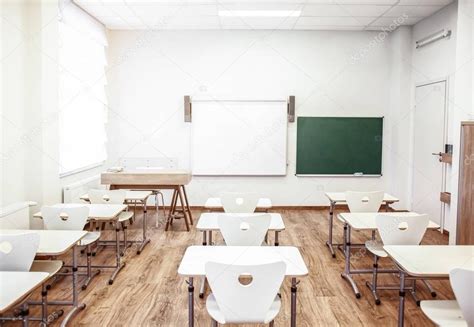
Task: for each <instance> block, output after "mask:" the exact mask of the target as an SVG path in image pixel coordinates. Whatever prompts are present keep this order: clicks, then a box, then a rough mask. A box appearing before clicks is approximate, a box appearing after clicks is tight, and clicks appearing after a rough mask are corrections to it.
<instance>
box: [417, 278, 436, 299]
mask: <svg viewBox="0 0 474 327" xmlns="http://www.w3.org/2000/svg"><path fill="white" fill-rule="evenodd" d="M421 281H422V282H423V284H425V286H426V288H428V290H429V291H430V293H431V297H436V296H437V294H436V291H435V290H434V288H433V286H431V284H430V283H429V282H428V281H427V280H424V279H422V280H421Z"/></svg>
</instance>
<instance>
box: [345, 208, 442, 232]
mask: <svg viewBox="0 0 474 327" xmlns="http://www.w3.org/2000/svg"><path fill="white" fill-rule="evenodd" d="M377 215H384V216H385V215H386V216H414V215H417V213H415V212H356V213H350V212H343V213H340V214H338V217H339V218H341V219H342V220H344V221H345V222H347V223H348V224H349V225H350V226H351V228H353V229H356V230H374V229H377V225H376V223H375V217H377ZM428 228H429V229H438V228H439V225H438V224H437V223H435V222H433V221H431V220H430V222H429V223H428Z"/></svg>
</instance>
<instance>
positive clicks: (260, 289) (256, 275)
mask: <svg viewBox="0 0 474 327" xmlns="http://www.w3.org/2000/svg"><path fill="white" fill-rule="evenodd" d="M249 255H251V254H249ZM205 270H206V277H207V279H208V281H209V285H210V287H211V290H212V293H211V294H210V295H209V296H208V297H207V300H206V308H207V312H208V313H209V315H210V316H211V318H212V323H213V326H217V324H218V323H220V324H227V323H235V324H242V323H252V324H258V323H264V324H267V323H270V326H273V320H274V319H275V317H276V316H277V315H278V313H279V311H280V307H281V300H280V297H279V296H278V294H277V293H278V290H279V289H280V287H281V284H282V282H283V279H284V277H285V271H286V264H285V263H284V262H274V263H268V264H262V265H252V266H239V265H229V264H223V263H216V262H207V263H206V266H205ZM239 277H241V278H245V279H249V278H252V280H251V282H250V284H247V285H244V284H242V283H241V281H240V280H239Z"/></svg>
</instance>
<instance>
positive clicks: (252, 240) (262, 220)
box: [217, 213, 271, 246]
mask: <svg viewBox="0 0 474 327" xmlns="http://www.w3.org/2000/svg"><path fill="white" fill-rule="evenodd" d="M270 221H271V216H270V214H268V213H266V214H261V215H253V216H229V215H219V216H218V217H217V225H218V226H219V229H220V231H221V234H222V237H223V238H224V241H225V243H226V245H229V246H259V245H262V242H263V240H264V238H265V235H266V234H267V232H268V228H269V227H270Z"/></svg>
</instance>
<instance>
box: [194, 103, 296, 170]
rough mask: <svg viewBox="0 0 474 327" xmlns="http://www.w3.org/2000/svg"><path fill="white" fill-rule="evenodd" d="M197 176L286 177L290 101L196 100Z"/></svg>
mask: <svg viewBox="0 0 474 327" xmlns="http://www.w3.org/2000/svg"><path fill="white" fill-rule="evenodd" d="M191 125H192V132H191V147H192V150H191V153H192V159H191V162H192V171H193V175H208V176H209V175H210V176H213V175H214V176H278V175H286V166H287V165H286V164H287V162H286V156H287V153H286V152H287V104H286V101H211V100H209V101H193V103H192V123H191Z"/></svg>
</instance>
